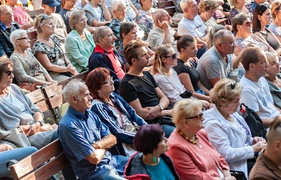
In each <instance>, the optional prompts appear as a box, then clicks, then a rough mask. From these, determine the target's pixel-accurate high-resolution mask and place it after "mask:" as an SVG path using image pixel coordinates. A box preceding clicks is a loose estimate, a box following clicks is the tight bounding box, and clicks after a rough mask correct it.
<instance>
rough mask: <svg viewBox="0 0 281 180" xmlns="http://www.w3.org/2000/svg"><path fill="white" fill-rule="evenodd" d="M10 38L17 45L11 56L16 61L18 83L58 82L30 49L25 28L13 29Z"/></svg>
mask: <svg viewBox="0 0 281 180" xmlns="http://www.w3.org/2000/svg"><path fill="white" fill-rule="evenodd" d="M10 39H11V42H12V44H13V46H14V47H15V50H14V52H13V54H12V55H11V57H10V58H11V59H12V60H13V63H14V67H13V69H14V75H15V78H16V81H17V83H33V84H36V85H51V84H53V83H55V82H56V81H54V80H53V79H52V78H51V77H50V75H49V73H48V72H47V70H46V69H45V68H44V67H43V66H42V65H41V64H40V63H39V62H38V60H37V59H36V58H35V57H34V55H33V54H32V52H31V50H30V49H29V48H30V40H29V38H28V36H27V32H26V31H25V30H22V29H17V30H15V31H13V32H12V33H11V37H10Z"/></svg>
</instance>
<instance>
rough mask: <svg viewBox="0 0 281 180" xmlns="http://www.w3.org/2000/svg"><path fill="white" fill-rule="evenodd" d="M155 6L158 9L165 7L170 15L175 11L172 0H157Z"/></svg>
mask: <svg viewBox="0 0 281 180" xmlns="http://www.w3.org/2000/svg"><path fill="white" fill-rule="evenodd" d="M157 7H158V8H159V9H160V8H162V9H165V10H166V11H167V12H168V14H169V15H170V16H171V17H172V16H173V15H174V14H175V12H176V6H175V5H174V2H173V1H170V0H168V1H167V0H162V1H158V2H157Z"/></svg>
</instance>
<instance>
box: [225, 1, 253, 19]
mask: <svg viewBox="0 0 281 180" xmlns="http://www.w3.org/2000/svg"><path fill="white" fill-rule="evenodd" d="M229 2H230V4H231V6H233V8H232V9H231V10H230V12H229V20H230V21H232V20H233V18H234V17H235V16H236V15H237V14H239V13H245V14H248V15H249V17H250V19H252V18H253V14H252V13H251V10H250V9H251V4H246V1H245V0H230V1H229Z"/></svg>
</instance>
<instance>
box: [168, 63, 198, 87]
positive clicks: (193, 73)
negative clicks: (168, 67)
mask: <svg viewBox="0 0 281 180" xmlns="http://www.w3.org/2000/svg"><path fill="white" fill-rule="evenodd" d="M173 68H174V70H175V71H176V72H177V74H178V75H179V74H181V73H187V74H189V77H190V80H191V84H192V86H193V89H194V91H197V90H199V89H200V87H199V86H198V82H199V81H200V74H199V72H198V71H197V70H196V67H195V66H193V65H192V67H189V66H186V65H184V62H183V60H181V59H178V61H177V65H176V66H174V67H173Z"/></svg>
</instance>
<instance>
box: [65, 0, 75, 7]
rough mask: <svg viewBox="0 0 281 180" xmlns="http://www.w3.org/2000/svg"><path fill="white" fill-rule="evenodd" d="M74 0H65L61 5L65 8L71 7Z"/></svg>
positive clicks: (73, 4)
mask: <svg viewBox="0 0 281 180" xmlns="http://www.w3.org/2000/svg"><path fill="white" fill-rule="evenodd" d="M76 1H77V0H65V4H64V6H63V7H64V8H66V9H72V8H73V7H74V6H75V4H76Z"/></svg>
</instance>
